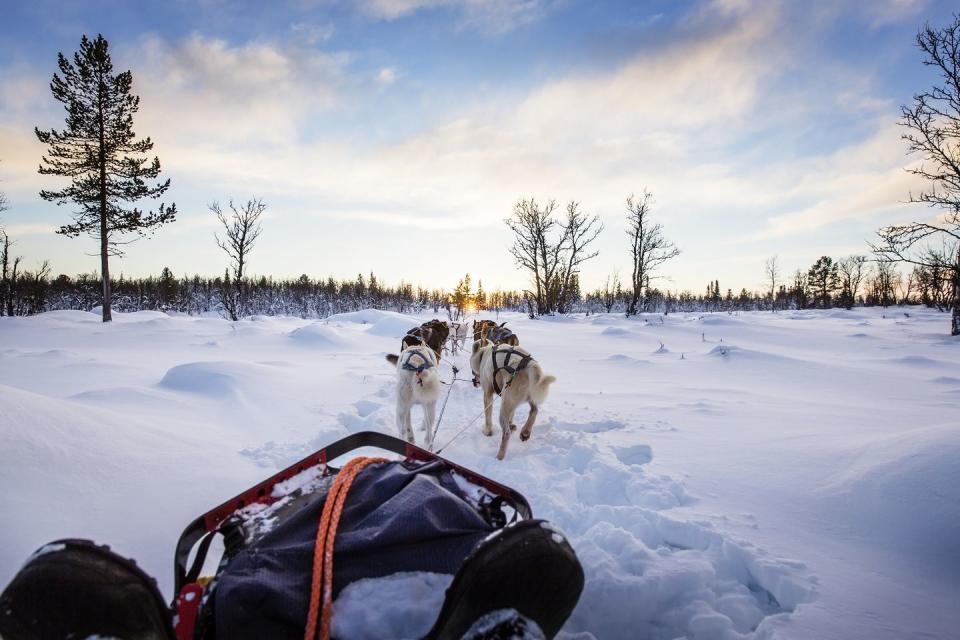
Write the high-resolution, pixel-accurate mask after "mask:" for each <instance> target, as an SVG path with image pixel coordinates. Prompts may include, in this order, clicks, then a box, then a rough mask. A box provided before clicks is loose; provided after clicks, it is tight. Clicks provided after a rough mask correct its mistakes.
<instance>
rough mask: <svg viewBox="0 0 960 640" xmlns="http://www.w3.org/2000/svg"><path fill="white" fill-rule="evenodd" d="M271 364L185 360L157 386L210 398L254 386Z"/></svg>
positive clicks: (224, 395) (233, 393)
mask: <svg viewBox="0 0 960 640" xmlns="http://www.w3.org/2000/svg"><path fill="white" fill-rule="evenodd" d="M272 373H274V372H273V371H272V370H271V368H270V367H267V366H265V365H258V364H249V363H245V362H188V363H187V364H181V365H177V366H175V367H173V368H171V369H169V370H168V371H167V373H166V374H165V375H164V376H163V378H162V379H161V380H160V382H159V383H157V386H159V387H161V388H163V389H168V390H171V391H185V392H187V393H195V394H198V395H202V396H209V397H212V398H228V397H235V396H238V395H240V390H241V388H246V389H250V388H254V389H255V388H257V384H256V383H257V381H258V380H262V379H264V378H267V379H269V378H270V377H271V374H272Z"/></svg>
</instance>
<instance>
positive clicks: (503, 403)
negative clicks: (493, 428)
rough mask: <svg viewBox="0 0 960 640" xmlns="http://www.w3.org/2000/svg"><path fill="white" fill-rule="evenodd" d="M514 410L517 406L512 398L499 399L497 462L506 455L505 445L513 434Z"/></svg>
mask: <svg viewBox="0 0 960 640" xmlns="http://www.w3.org/2000/svg"><path fill="white" fill-rule="evenodd" d="M516 410H517V405H516V403H515V402H513V400H512V398H510V397H502V398H501V399H500V451H499V452H497V460H503V459H504V457H506V455H507V445H508V444H509V443H510V434H511V433H512V432H513V424H512V423H513V414H514V412H515V411H516Z"/></svg>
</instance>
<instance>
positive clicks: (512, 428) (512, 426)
mask: <svg viewBox="0 0 960 640" xmlns="http://www.w3.org/2000/svg"><path fill="white" fill-rule="evenodd" d="M516 430H517V425H515V424H511V425H510V431H516ZM524 439H526V438H524Z"/></svg>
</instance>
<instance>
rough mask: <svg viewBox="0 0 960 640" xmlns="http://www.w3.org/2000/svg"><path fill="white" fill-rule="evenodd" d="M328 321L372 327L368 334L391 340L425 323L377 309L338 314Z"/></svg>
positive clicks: (411, 317)
mask: <svg viewBox="0 0 960 640" xmlns="http://www.w3.org/2000/svg"><path fill="white" fill-rule="evenodd" d="M327 321H328V322H331V323H338V322H343V323H353V324H366V325H370V328H369V329H367V332H368V333H370V334H372V335H375V336H386V337H389V338H399V337H401V336H402V335H403V334H405V333H406V332H407V331H408V330H410V329H412V328H413V327H418V326H420V324H421V323H422V322H423V321H422V320H420V319H418V318H415V317H413V316H408V315H404V314H402V313H395V312H393V311H377V310H376V309H364V310H363V311H353V312H351V313H338V314H336V315H333V316H330V317H329V318H327Z"/></svg>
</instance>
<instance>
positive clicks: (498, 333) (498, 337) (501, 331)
mask: <svg viewBox="0 0 960 640" xmlns="http://www.w3.org/2000/svg"><path fill="white" fill-rule="evenodd" d="M513 336H514V333H513V331H511V330H510V329H507V328H506V327H493V328H492V329H490V331H488V332H487V339H488V340H490V342H492V343H493V344H503V343H504V342H506V341H507V340H509V339H510V338H511V337H513Z"/></svg>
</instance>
